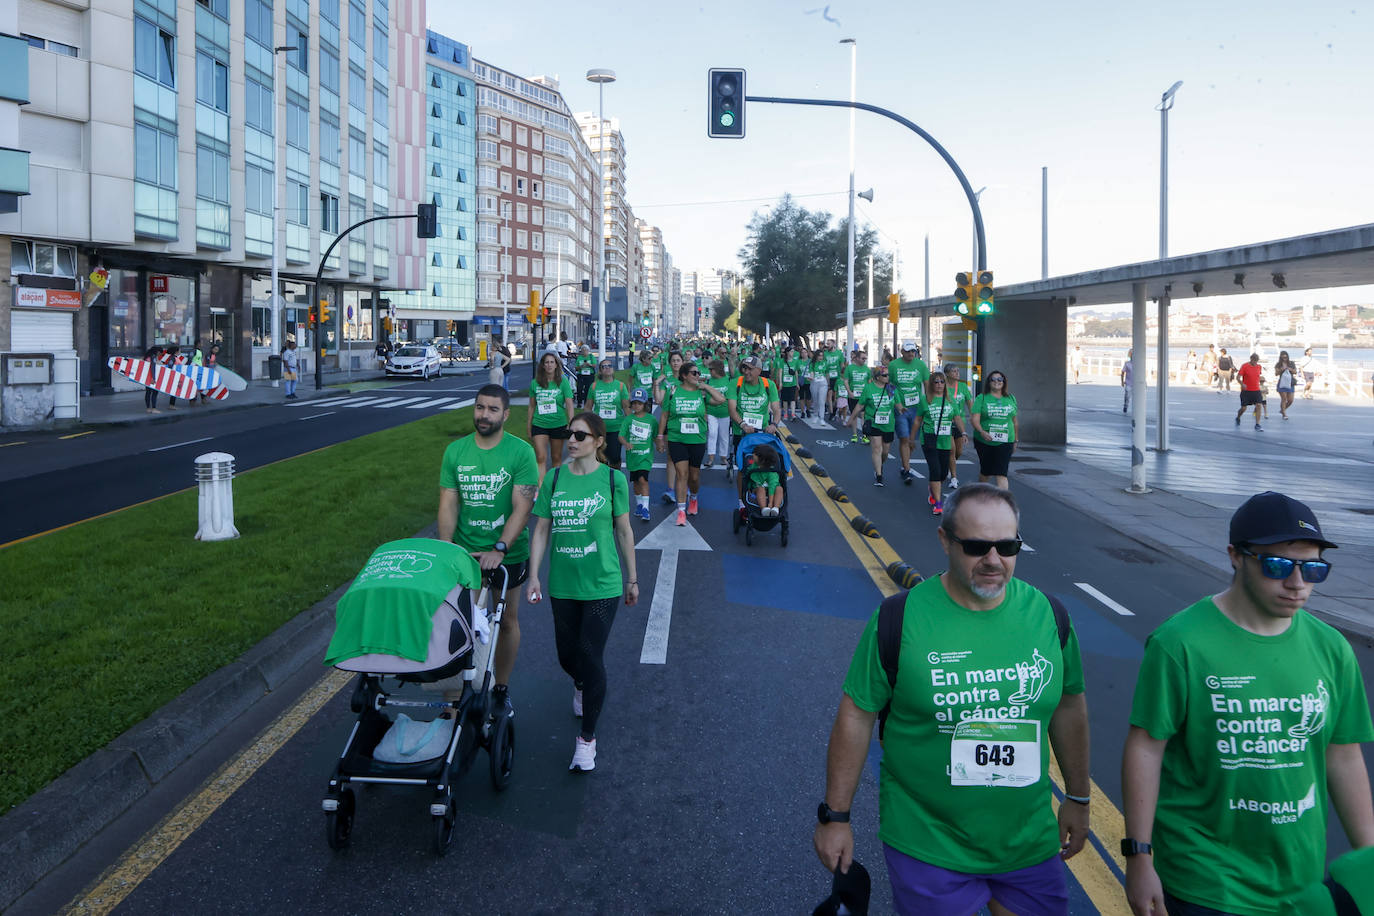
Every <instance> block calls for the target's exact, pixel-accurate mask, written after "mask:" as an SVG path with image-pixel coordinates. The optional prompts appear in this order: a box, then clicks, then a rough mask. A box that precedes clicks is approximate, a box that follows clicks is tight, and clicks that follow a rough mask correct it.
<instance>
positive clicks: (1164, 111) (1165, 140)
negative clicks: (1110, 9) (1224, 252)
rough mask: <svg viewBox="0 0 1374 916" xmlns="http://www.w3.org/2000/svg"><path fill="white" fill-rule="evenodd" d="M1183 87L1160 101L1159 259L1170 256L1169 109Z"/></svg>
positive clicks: (1173, 88) (1170, 89)
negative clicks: (1176, 93)
mask: <svg viewBox="0 0 1374 916" xmlns="http://www.w3.org/2000/svg"><path fill="white" fill-rule="evenodd" d="M1182 85H1183V80H1179V81H1178V82H1176V83H1174V84H1173V85H1172V86H1170V87H1169V88H1168V89H1167V90H1165V92H1164V95H1162V96H1160V99H1159V259H1160V260H1161V261H1162V260H1164V259H1165V258H1167V257H1168V256H1169V109H1170V108H1173V107H1174V93H1175V92H1178V87H1180V86H1182Z"/></svg>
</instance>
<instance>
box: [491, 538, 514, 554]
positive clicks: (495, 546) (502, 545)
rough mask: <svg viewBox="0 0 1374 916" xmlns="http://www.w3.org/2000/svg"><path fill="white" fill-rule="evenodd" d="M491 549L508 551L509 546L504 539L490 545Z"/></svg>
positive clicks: (502, 551)
mask: <svg viewBox="0 0 1374 916" xmlns="http://www.w3.org/2000/svg"><path fill="white" fill-rule="evenodd" d="M491 549H492V550H498V551H500V552H501V553H510V548H509V547H507V546H506V542H505V541H497V542H496V543H495V544H493V545H492V548H491Z"/></svg>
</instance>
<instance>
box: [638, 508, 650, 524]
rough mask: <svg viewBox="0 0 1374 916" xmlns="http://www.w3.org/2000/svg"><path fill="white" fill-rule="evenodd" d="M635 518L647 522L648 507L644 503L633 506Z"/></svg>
mask: <svg viewBox="0 0 1374 916" xmlns="http://www.w3.org/2000/svg"><path fill="white" fill-rule="evenodd" d="M635 518H637V519H639V520H640V521H641V522H647V521H648V520H649V507H648V506H645V505H638V506H635Z"/></svg>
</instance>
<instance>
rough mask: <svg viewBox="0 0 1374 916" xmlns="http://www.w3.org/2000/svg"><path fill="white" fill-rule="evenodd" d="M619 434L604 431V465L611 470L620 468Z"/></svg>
mask: <svg viewBox="0 0 1374 916" xmlns="http://www.w3.org/2000/svg"><path fill="white" fill-rule="evenodd" d="M620 451H621V447H620V433H613V432H611V431H610V430H607V431H606V463H607V464H609V465H610V466H611V467H613V468H618V467H620Z"/></svg>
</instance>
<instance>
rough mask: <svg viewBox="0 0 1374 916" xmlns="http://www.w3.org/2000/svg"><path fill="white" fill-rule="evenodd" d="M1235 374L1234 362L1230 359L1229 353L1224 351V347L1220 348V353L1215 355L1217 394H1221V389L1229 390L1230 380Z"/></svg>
mask: <svg viewBox="0 0 1374 916" xmlns="http://www.w3.org/2000/svg"><path fill="white" fill-rule="evenodd" d="M1235 375H1236V363H1235V361H1234V360H1233V359H1231V355H1230V354H1229V353H1227V352H1226V348H1225V347H1222V348H1221V355H1220V356H1218V357H1217V394H1221V389H1222V388H1225V389H1226V390H1227V391H1230V390H1231V380H1232V379H1233V378H1235Z"/></svg>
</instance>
